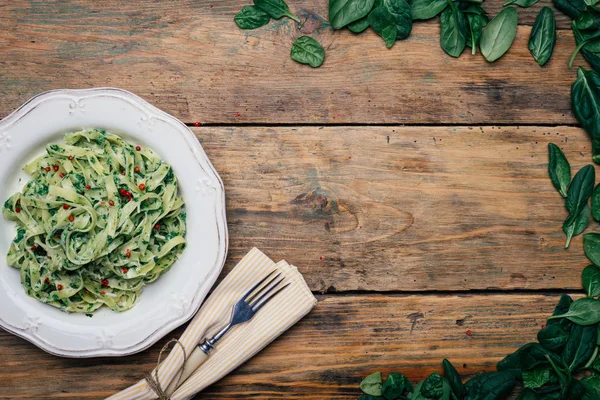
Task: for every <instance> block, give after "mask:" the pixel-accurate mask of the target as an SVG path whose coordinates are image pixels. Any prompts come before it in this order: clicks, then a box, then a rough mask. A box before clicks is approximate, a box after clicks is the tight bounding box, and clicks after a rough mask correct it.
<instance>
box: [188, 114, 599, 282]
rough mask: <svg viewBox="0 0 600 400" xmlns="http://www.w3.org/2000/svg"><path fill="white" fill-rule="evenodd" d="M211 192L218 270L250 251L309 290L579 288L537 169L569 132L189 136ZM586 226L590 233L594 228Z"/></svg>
mask: <svg viewBox="0 0 600 400" xmlns="http://www.w3.org/2000/svg"><path fill="white" fill-rule="evenodd" d="M194 132H195V133H196V135H197V137H198V138H199V140H200V141H201V142H202V145H203V147H204V148H205V150H206V152H207V153H208V156H209V158H210V159H211V160H212V162H213V164H214V165H215V167H216V169H217V171H218V172H219V174H220V175H221V177H222V178H223V180H224V183H225V191H226V193H227V217H228V224H229V230H230V251H229V259H228V262H227V265H226V267H225V270H224V271H225V272H228V271H229V270H230V269H231V268H232V267H233V265H234V264H235V263H236V262H237V261H239V259H241V257H242V256H243V255H244V254H245V253H246V252H247V251H248V250H249V249H250V248H251V247H252V246H257V247H258V248H260V249H262V250H263V251H265V252H266V253H267V254H268V255H269V256H271V257H272V258H273V259H276V260H279V259H282V258H285V259H286V260H288V261H289V262H290V263H293V264H294V265H297V266H298V267H299V268H300V271H301V272H302V273H303V274H304V275H305V278H306V280H307V282H308V284H309V286H310V287H311V289H312V290H315V291H329V292H332V291H349V290H350V291H352V290H368V291H398V290H401V291H406V290H409V291H422V290H472V289H552V288H570V289H580V288H581V281H580V274H581V271H582V269H583V268H584V267H585V265H586V264H587V260H586V259H585V256H584V255H583V249H582V240H581V237H578V238H576V239H575V240H574V241H573V243H572V245H571V248H570V249H569V250H565V249H564V248H563V246H564V240H565V236H564V233H563V232H562V229H561V227H562V222H563V220H564V218H565V217H566V210H565V209H564V206H563V204H564V202H563V200H562V198H561V197H560V195H559V194H558V193H557V192H556V190H555V189H554V187H553V186H552V184H551V182H550V179H549V178H548V172H547V160H548V155H547V146H548V143H549V142H554V143H557V144H558V145H560V146H561V147H562V148H563V149H564V151H565V154H566V155H567V158H568V159H569V160H570V162H571V165H572V169H573V174H574V173H575V171H577V170H578V169H579V168H581V167H583V166H584V165H586V164H589V163H591V156H590V152H589V150H590V144H589V140H588V138H587V136H586V134H585V133H584V132H583V131H582V130H581V129H579V128H571V127H564V126H559V127H553V128H545V127H493V126H483V127H400V126H390V127H297V128H290V127H244V128H219V127H202V128H194ZM596 226H597V224H596V223H595V222H592V223H591V225H590V229H596Z"/></svg>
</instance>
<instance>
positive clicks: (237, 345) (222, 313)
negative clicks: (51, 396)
mask: <svg viewBox="0 0 600 400" xmlns="http://www.w3.org/2000/svg"><path fill="white" fill-rule="evenodd" d="M275 268H277V269H278V270H279V272H281V274H282V275H281V276H285V282H290V283H291V284H290V286H289V287H288V288H287V289H285V290H284V291H282V292H281V293H279V294H278V295H277V296H276V297H275V298H274V299H273V300H271V301H270V302H269V303H267V304H266V305H265V306H264V307H263V308H262V309H261V310H260V311H259V312H258V313H257V314H256V316H255V317H254V318H253V319H252V320H250V321H249V322H247V323H245V324H243V325H239V326H236V327H234V328H233V329H232V330H231V331H229V333H228V334H227V335H225V336H224V337H223V339H221V341H219V343H218V344H217V347H216V349H215V350H214V351H213V352H212V353H211V355H210V357H209V358H208V360H206V362H205V363H204V364H202V365H201V366H200V367H199V368H198V369H197V370H196V371H195V372H194V373H193V374H192V375H190V377H189V378H188V379H187V380H186V381H185V382H184V383H183V384H181V385H180V386H179V388H178V389H177V390H176V391H175V393H173V395H171V399H172V400H183V399H190V398H192V396H194V394H196V393H198V392H200V391H201V390H203V389H204V388H206V387H207V386H209V385H211V384H213V383H214V382H216V381H218V380H219V379H221V378H222V377H224V376H225V375H227V374H228V373H229V372H231V371H233V370H234V369H235V368H237V367H238V366H240V365H241V364H243V363H244V362H246V361H247V360H248V359H250V358H251V357H252V356H254V355H255V354H256V353H258V352H259V351H260V350H262V349H263V348H264V347H265V346H267V345H268V344H269V343H271V342H272V341H273V340H274V339H275V338H277V337H278V336H279V335H281V334H282V333H283V332H285V331H286V330H287V329H289V328H290V327H291V326H292V325H294V324H295V323H296V322H298V321H299V320H300V319H301V318H302V317H304V316H305V315H306V314H308V312H309V311H310V310H311V309H312V308H313V307H314V306H315V304H316V303H317V299H315V297H314V296H313V295H312V293H311V291H310V290H309V288H308V286H307V285H306V282H305V281H304V278H303V277H302V275H301V274H300V272H298V270H297V269H296V267H294V266H293V265H290V264H288V263H287V262H285V261H280V262H278V263H277V264H275V263H274V262H273V261H272V260H271V259H270V258H269V257H267V256H266V255H265V254H264V253H262V252H261V251H260V250H258V249H256V248H254V249H252V250H251V251H250V252H249V253H248V254H247V255H246V256H245V257H244V258H243V259H242V260H241V261H240V262H239V263H238V264H237V265H236V266H235V268H234V269H233V270H232V271H231V272H230V273H229V275H227V276H226V277H225V279H224V280H223V281H222V282H221V284H220V285H219V286H218V287H217V288H216V289H215V291H214V292H213V293H212V295H211V296H210V297H209V298H208V300H206V302H205V303H204V305H203V306H202V307H201V308H200V311H198V314H196V316H195V317H194V318H193V319H192V321H191V322H190V324H189V325H188V327H187V329H186V330H185V332H184V333H183V335H181V338H179V341H180V342H181V344H182V345H183V347H184V348H185V351H186V354H187V355H188V356H189V355H190V354H191V352H192V351H193V350H194V347H195V346H196V345H198V343H199V342H200V341H201V340H202V339H204V338H206V337H207V336H211V335H213V334H215V333H216V332H218V331H219V329H221V328H222V327H223V326H224V325H226V324H227V322H228V320H229V317H230V315H231V309H232V307H233V305H234V304H235V303H236V302H237V301H238V300H239V299H240V298H241V297H242V296H243V295H244V293H245V292H246V291H247V290H248V289H250V288H251V287H252V286H253V285H255V284H256V283H257V282H258V281H259V280H260V279H261V278H263V277H264V276H265V275H267V274H268V273H269V272H271V271H273V270H274V269H275ZM182 363H183V350H182V349H181V347H180V346H175V347H174V348H173V349H172V350H171V352H170V353H169V356H168V357H167V358H166V359H165V361H164V362H163V363H161V364H160V366H159V367H158V371H157V375H158V380H159V382H160V384H161V387H162V388H163V389H165V388H166V387H167V386H168V385H169V384H170V383H171V381H172V380H173V378H177V373H178V371H179V369H180V367H181V364H182ZM157 398H158V396H157V394H156V393H155V392H154V391H153V390H152V388H150V386H149V385H148V383H147V382H146V380H145V379H144V380H141V381H139V382H138V383H136V384H135V385H133V386H131V387H129V388H127V389H125V390H123V391H121V392H119V393H117V394H114V395H112V396H110V397H109V398H108V399H110V400H152V399H157Z"/></svg>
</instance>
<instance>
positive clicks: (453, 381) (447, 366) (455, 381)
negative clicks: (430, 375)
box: [442, 358, 465, 399]
mask: <svg viewBox="0 0 600 400" xmlns="http://www.w3.org/2000/svg"><path fill="white" fill-rule="evenodd" d="M442 366H443V367H444V378H446V380H447V381H448V384H449V385H450V388H451V389H452V393H454V395H455V396H456V397H458V398H459V399H462V397H463V396H464V394H465V385H463V383H462V380H461V379H460V375H458V371H456V368H454V366H453V365H452V363H451V362H450V361H448V360H447V359H445V358H444V361H442Z"/></svg>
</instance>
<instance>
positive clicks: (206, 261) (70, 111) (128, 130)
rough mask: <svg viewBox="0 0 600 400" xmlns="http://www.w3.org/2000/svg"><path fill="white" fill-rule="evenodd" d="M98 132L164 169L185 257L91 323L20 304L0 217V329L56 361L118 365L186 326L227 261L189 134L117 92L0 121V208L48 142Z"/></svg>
mask: <svg viewBox="0 0 600 400" xmlns="http://www.w3.org/2000/svg"><path fill="white" fill-rule="evenodd" d="M82 128H101V129H106V130H108V131H110V132H113V133H116V134H119V135H121V136H122V137H123V138H125V139H126V140H128V141H130V142H133V143H139V144H140V145H142V146H149V147H150V148H152V149H153V150H155V151H156V152H157V153H158V154H159V155H160V156H161V157H162V158H163V159H164V160H165V161H167V162H168V163H169V164H171V165H172V166H173V168H174V170H175V174H176V175H177V178H178V180H179V187H180V192H181V194H182V196H183V198H184V201H185V208H186V212H187V234H186V239H187V242H188V246H187V248H186V249H185V250H184V251H183V253H182V255H181V257H180V258H179V260H178V261H177V262H176V263H175V264H174V265H173V267H172V268H171V270H170V271H169V272H168V273H166V274H164V275H163V276H161V277H160V279H158V280H157V281H156V282H155V283H152V284H150V285H148V286H146V288H145V289H144V292H143V293H142V296H141V298H140V301H139V302H138V304H137V305H136V306H135V307H133V308H132V309H131V310H128V311H125V312H122V313H117V312H113V311H111V310H108V309H106V308H105V307H103V308H102V309H101V310H99V311H97V312H96V313H95V314H94V316H93V317H92V318H89V317H86V316H85V315H83V314H67V313H65V312H62V311H60V310H58V309H56V308H54V307H51V306H48V305H45V304H43V303H41V302H39V301H38V300H35V299H33V298H31V297H28V296H27V295H26V294H25V291H24V290H23V288H22V286H21V283H20V281H19V271H18V270H17V269H15V268H13V267H10V266H8V265H7V263H6V253H7V252H8V247H9V244H10V242H11V240H12V239H13V238H14V236H15V232H16V229H15V224H14V223H12V222H8V221H7V220H6V219H4V218H3V217H2V216H1V214H0V326H2V327H3V328H4V329H6V330H8V331H10V332H12V333H14V334H16V335H18V336H21V337H23V338H25V339H27V340H29V341H30V342H32V343H34V344H35V345H37V346H38V347H40V348H42V349H43V350H45V351H47V352H49V353H52V354H55V355H58V356H64V357H96V356H123V355H127V354H132V353H136V352H139V351H141V350H144V349H145V348H147V347H149V346H151V345H152V344H154V343H156V341H158V340H159V339H160V338H162V337H163V336H165V335H166V334H167V333H169V332H170V331H172V330H173V329H175V328H177V327H178V326H180V325H181V324H183V323H184V322H186V321H187V320H189V319H190V318H191V317H192V316H193V315H194V314H195V313H196V311H197V310H198V308H199V307H200V304H201V303H202V301H203V300H204V297H205V296H206V294H207V293H208V291H209V289H210V288H211V286H212V285H213V283H214V282H215V280H216V279H217V277H218V275H219V273H220V271H221V268H222V267H223V264H224V262H225V256H226V254H227V244H228V243H227V224H226V222H225V194H224V190H223V184H222V182H221V179H220V178H219V176H218V175H217V173H216V172H215V170H214V168H213V166H212V165H211V163H210V161H209V160H208V158H207V157H206V154H205V153H204V151H203V150H202V147H201V146H200V143H199V142H198V140H197V139H196V138H195V137H194V135H193V133H192V132H191V131H190V130H189V129H188V128H187V127H186V126H185V125H184V124H183V123H181V122H180V121H178V120H177V119H175V118H174V117H172V116H170V115H168V114H166V113H165V112H162V111H160V110H159V109H157V108H155V107H154V106H152V105H150V104H149V103H147V102H146V101H144V100H142V99H141V98H139V97H137V96H135V95H134V94H132V93H129V92H127V91H124V90H119V89H111V88H101V89H89V90H56V91H51V92H46V93H43V94H41V95H39V96H36V97H34V98H33V99H31V100H29V101H28V102H27V103H25V104H24V105H23V106H21V108H19V109H18V110H16V111H15V112H13V113H12V114H11V115H9V116H8V117H6V118H5V119H3V120H2V121H0V200H1V201H2V202H4V200H5V199H6V198H8V197H9V196H10V195H11V194H12V193H14V192H16V191H18V190H20V189H21V187H22V186H23V185H24V183H25V182H26V181H27V180H28V177H27V176H26V174H25V173H24V172H22V167H23V165H24V164H25V163H26V162H27V161H29V160H30V159H32V158H33V157H35V156H37V155H39V154H41V153H43V151H44V147H45V145H46V144H47V143H48V142H51V141H60V140H62V137H63V134H64V133H66V132H72V131H75V130H80V129H82Z"/></svg>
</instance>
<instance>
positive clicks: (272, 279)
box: [244, 272, 281, 304]
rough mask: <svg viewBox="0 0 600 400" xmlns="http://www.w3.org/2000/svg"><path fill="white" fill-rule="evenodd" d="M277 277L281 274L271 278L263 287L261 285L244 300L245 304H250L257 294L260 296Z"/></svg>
mask: <svg viewBox="0 0 600 400" xmlns="http://www.w3.org/2000/svg"><path fill="white" fill-rule="evenodd" d="M279 275H281V272H280V273H278V274H277V275H275V276H274V277H273V278H271V280H270V281H269V282H267V283H265V284H264V285H261V287H260V288H258V289H256V292H255V293H254V294H253V295H252V296H250V297H248V298H247V299H246V300H244V301H245V302H246V303H248V304H250V302H251V301H252V300H254V299H255V298H256V296H258V295H259V294H261V292H262V291H264V290H265V289H267V288H268V287H269V286H271V284H272V283H273V282H274V281H275V279H277V278H279Z"/></svg>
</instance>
